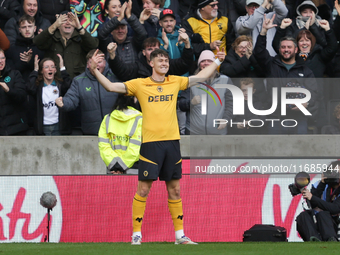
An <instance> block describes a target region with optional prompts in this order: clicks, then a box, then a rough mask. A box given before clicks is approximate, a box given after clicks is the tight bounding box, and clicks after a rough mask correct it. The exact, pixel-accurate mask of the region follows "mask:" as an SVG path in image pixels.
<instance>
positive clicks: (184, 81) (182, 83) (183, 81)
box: [178, 76, 189, 90]
mask: <svg viewBox="0 0 340 255" xmlns="http://www.w3.org/2000/svg"><path fill="white" fill-rule="evenodd" d="M178 79H179V82H178V83H179V90H186V89H187V88H188V84H189V78H188V77H182V76H179V77H178Z"/></svg>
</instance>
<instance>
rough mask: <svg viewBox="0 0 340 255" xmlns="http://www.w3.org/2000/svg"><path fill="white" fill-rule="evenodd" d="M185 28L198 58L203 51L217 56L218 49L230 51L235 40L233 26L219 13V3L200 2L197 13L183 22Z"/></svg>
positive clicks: (208, 0) (200, 0)
mask: <svg viewBox="0 0 340 255" xmlns="http://www.w3.org/2000/svg"><path fill="white" fill-rule="evenodd" d="M183 27H184V28H185V30H186V32H187V33H188V35H189V37H190V39H191V43H192V46H193V48H194V52H195V56H196V57H197V58H198V57H199V55H200V54H201V52H202V51H203V50H212V51H213V52H214V53H215V54H216V47H221V48H225V49H226V50H227V51H229V49H230V48H231V44H232V43H233V42H234V40H235V32H234V28H233V25H232V23H231V22H230V21H229V19H228V18H227V17H224V16H222V15H221V14H220V13H219V12H218V2H217V1H212V0H199V1H198V9H197V11H196V13H194V14H193V15H192V16H191V17H190V18H188V20H187V21H185V22H183Z"/></svg>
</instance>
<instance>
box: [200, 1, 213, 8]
mask: <svg viewBox="0 0 340 255" xmlns="http://www.w3.org/2000/svg"><path fill="white" fill-rule="evenodd" d="M215 1H216V0H215ZM211 2H214V0H199V1H198V9H201V8H203V7H205V6H207V5H208V4H210V3H211Z"/></svg>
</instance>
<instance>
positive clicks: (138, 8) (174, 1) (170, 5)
mask: <svg viewBox="0 0 340 255" xmlns="http://www.w3.org/2000/svg"><path fill="white" fill-rule="evenodd" d="M186 1H187V0H184V1H183V0H180V1H179V0H163V2H164V5H163V8H164V9H171V10H173V11H174V13H176V14H179V12H180V11H181V10H180V4H181V3H182V2H186ZM195 1H196V0H191V2H195ZM132 2H133V7H132V13H133V14H135V15H136V16H137V17H139V16H140V14H141V12H142V11H143V9H144V8H143V5H144V3H143V1H142V0H132ZM188 2H189V1H188ZM178 17H179V19H180V20H181V19H182V17H180V15H178Z"/></svg>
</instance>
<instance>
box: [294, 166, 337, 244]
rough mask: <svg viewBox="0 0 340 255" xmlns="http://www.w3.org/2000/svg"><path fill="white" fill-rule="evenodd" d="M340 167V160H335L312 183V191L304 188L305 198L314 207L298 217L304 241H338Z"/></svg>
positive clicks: (303, 194)
mask: <svg viewBox="0 0 340 255" xmlns="http://www.w3.org/2000/svg"><path fill="white" fill-rule="evenodd" d="M339 168H340V161H333V162H332V163H331V164H330V165H329V166H328V167H327V169H326V171H325V172H323V173H322V177H321V181H318V182H316V183H314V184H313V185H312V189H311V191H309V190H308V189H306V188H305V189H303V190H302V196H303V198H305V199H306V200H307V202H308V201H309V202H310V205H311V207H312V210H306V211H304V212H302V213H300V214H299V216H298V217H297V218H296V224H297V231H298V232H299V234H300V236H301V237H302V239H303V240H304V241H338V237H337V231H338V224H339V215H340V198H339V194H340V184H339V180H340V179H339V178H340V176H339ZM314 215H315V216H314Z"/></svg>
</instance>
